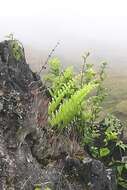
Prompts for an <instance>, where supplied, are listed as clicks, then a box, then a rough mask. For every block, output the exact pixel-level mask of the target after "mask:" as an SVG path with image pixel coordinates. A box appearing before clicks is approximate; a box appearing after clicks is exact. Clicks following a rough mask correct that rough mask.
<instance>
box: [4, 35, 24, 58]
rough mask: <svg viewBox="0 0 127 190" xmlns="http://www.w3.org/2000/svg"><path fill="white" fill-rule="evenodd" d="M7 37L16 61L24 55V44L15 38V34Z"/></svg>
mask: <svg viewBox="0 0 127 190" xmlns="http://www.w3.org/2000/svg"><path fill="white" fill-rule="evenodd" d="M6 38H8V39H9V42H10V47H11V50H12V54H13V57H14V58H15V59H16V61H20V60H21V59H22V58H23V55H24V52H23V46H22V44H21V43H20V42H19V41H18V40H17V39H15V38H14V36H13V34H9V35H8V36H6Z"/></svg>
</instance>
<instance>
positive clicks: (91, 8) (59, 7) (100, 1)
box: [0, 0, 127, 68]
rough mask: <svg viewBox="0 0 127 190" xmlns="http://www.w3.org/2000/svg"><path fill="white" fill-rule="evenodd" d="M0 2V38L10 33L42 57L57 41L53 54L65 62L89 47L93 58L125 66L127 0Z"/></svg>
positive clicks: (14, 0) (25, 0)
mask: <svg viewBox="0 0 127 190" xmlns="http://www.w3.org/2000/svg"><path fill="white" fill-rule="evenodd" d="M0 6H1V10H0V40H3V39H4V36H5V35H7V34H9V33H13V34H14V35H15V37H16V38H18V39H19V40H20V41H21V42H22V43H23V44H24V45H25V46H29V47H33V48H34V49H36V50H38V51H39V52H40V55H41V52H42V55H41V56H42V57H43V55H45V54H46V53H47V52H48V51H49V50H50V49H51V48H53V47H54V45H55V44H56V42H57V41H60V46H59V48H58V49H57V50H56V52H55V54H56V55H58V56H59V57H61V59H62V60H63V61H66V62H68V64H72V63H74V64H76V63H78V62H80V61H81V55H82V54H83V52H86V51H90V52H91V54H92V56H91V57H92V60H94V61H95V62H96V61H103V60H106V61H108V62H109V63H110V64H111V65H115V66H120V65H121V66H123V67H126V68H127V11H126V7H127V2H126V0H117V1H116V0H36V1H35V0H33V1H32V0H22V1H21V0H11V1H10V0H4V1H2V0H1V1H0ZM40 55H39V56H40Z"/></svg>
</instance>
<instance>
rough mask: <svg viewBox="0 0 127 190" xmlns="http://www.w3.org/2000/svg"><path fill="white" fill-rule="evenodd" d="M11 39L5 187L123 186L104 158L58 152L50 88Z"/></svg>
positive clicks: (3, 64)
mask: <svg viewBox="0 0 127 190" xmlns="http://www.w3.org/2000/svg"><path fill="white" fill-rule="evenodd" d="M10 43H11V41H4V42H1V43H0V190H37V189H40V190H41V189H42V190H46V188H47V187H48V188H50V189H51V190H82V189H84V190H117V188H116V179H115V175H114V172H113V171H112V170H110V169H106V168H105V167H104V165H103V163H101V162H100V161H98V160H94V159H91V158H89V157H88V156H87V157H85V156H84V159H83V160H80V159H76V158H72V157H69V155H68V152H67V151H66V150H64V151H63V149H64V148H62V150H61V152H60V153H59V151H56V152H57V156H54V157H53V154H51V152H52V145H51V136H52V134H51V133H52V131H51V130H50V129H48V126H47V105H48V101H49V99H48V94H47V90H46V88H45V87H44V86H43V84H42V82H41V81H40V78H39V76H37V75H36V74H35V73H33V72H32V71H31V70H30V68H29V65H28V64H27V63H26V61H25V55H24V54H23V57H22V59H20V60H18V61H17V60H16V59H15V57H14V55H13V52H12V51H13V50H12V48H11V46H10ZM58 145H59V143H58V144H57V143H56V144H55V149H56V150H59V149H58V147H57V146H58ZM63 146H64V145H63ZM68 146H69V145H68ZM52 157H53V159H52ZM47 160H48V161H47Z"/></svg>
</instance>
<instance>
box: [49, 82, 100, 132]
mask: <svg viewBox="0 0 127 190" xmlns="http://www.w3.org/2000/svg"><path fill="white" fill-rule="evenodd" d="M95 87H97V84H95V82H91V83H89V84H87V85H84V86H83V88H81V89H80V90H78V91H76V92H75V93H74V95H72V96H71V98H70V99H68V100H65V101H64V102H63V104H61V105H60V107H59V109H58V110H56V112H55V114H54V112H53V113H52V116H51V118H50V121H49V122H50V124H51V125H52V126H56V125H58V126H59V127H60V128H61V127H63V128H64V127H66V126H67V125H68V124H69V123H70V122H71V121H72V120H73V119H74V118H75V116H76V115H77V114H78V113H79V111H80V108H81V103H82V102H83V101H84V98H85V97H86V96H87V95H88V93H90V92H91V91H92V90H93V89H94V88H95Z"/></svg>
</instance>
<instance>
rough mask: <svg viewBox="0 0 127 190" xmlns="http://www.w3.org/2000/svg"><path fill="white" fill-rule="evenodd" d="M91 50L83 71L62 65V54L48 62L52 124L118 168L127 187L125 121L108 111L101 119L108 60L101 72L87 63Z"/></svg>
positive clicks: (121, 181)
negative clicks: (76, 70)
mask: <svg viewBox="0 0 127 190" xmlns="http://www.w3.org/2000/svg"><path fill="white" fill-rule="evenodd" d="M88 56H89V53H87V54H86V55H84V56H83V60H84V62H83V66H82V69H81V71H80V72H79V73H77V72H75V71H74V69H73V68H72V67H67V68H65V69H62V66H61V63H60V61H59V59H58V58H53V59H52V60H50V61H49V62H48V64H49V73H48V74H47V75H46V76H45V81H46V84H47V86H48V89H49V92H50V95H51V101H50V103H49V108H48V114H49V125H50V126H51V127H52V128H53V129H54V130H55V131H56V133H58V134H61V133H62V134H64V135H65V134H68V135H69V137H70V138H75V139H76V141H77V142H78V143H79V144H80V145H81V146H82V147H84V149H85V150H86V151H87V152H88V153H89V154H90V156H91V157H93V158H96V159H99V160H101V161H102V162H103V163H104V164H105V166H107V167H111V168H113V169H114V170H115V171H116V176H117V183H118V186H120V187H123V188H124V189H127V180H126V178H127V176H126V173H127V161H126V159H125V157H126V156H125V155H126V152H127V145H126V144H125V143H124V142H123V141H122V138H121V137H122V131H123V124H122V123H121V122H120V121H119V120H118V119H117V118H116V117H115V116H113V115H111V114H108V115H107V117H106V118H104V119H103V120H102V121H101V117H100V113H101V111H103V102H104V100H105V98H106V96H107V89H106V88H105V87H104V80H105V77H106V71H105V70H106V65H107V64H106V63H105V62H104V63H102V64H101V66H100V70H99V72H96V71H95V70H94V67H93V64H88V63H87V58H88Z"/></svg>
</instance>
